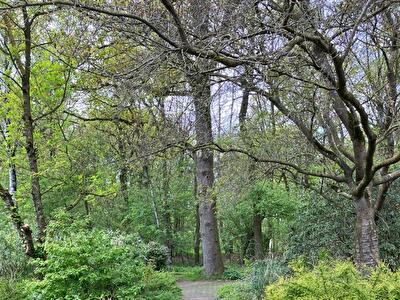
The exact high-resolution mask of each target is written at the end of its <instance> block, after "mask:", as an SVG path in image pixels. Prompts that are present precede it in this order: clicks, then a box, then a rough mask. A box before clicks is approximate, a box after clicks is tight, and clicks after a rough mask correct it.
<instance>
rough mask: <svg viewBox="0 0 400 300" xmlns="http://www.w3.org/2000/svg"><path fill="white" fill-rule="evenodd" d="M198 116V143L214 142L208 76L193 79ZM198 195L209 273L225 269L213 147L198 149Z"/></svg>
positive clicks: (202, 236) (203, 242)
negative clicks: (215, 194) (217, 211)
mask: <svg viewBox="0 0 400 300" xmlns="http://www.w3.org/2000/svg"><path fill="white" fill-rule="evenodd" d="M190 82H191V87H192V92H193V100H194V106H195V117H196V123H195V124H196V126H195V130H196V140H197V144H198V145H209V144H211V143H212V142H213V137H212V128H211V112H210V105H211V90H210V81H209V76H208V75H205V74H196V75H195V76H193V77H191V78H190ZM196 166H197V172H196V174H197V184H198V191H197V196H198V200H199V214H200V234H201V241H202V246H203V268H204V273H205V274H206V275H207V276H211V275H216V274H221V273H222V272H223V271H224V264H223V261H222V255H221V249H220V243H219V233H218V223H217V218H216V199H215V196H214V195H213V185H214V154H213V151H212V150H210V149H206V148H204V149H200V150H198V151H197V152H196Z"/></svg>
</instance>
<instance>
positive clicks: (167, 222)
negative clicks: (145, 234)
mask: <svg viewBox="0 0 400 300" xmlns="http://www.w3.org/2000/svg"><path fill="white" fill-rule="evenodd" d="M162 169H163V198H164V201H163V206H164V209H163V219H164V232H165V237H164V245H165V247H167V265H172V233H171V231H172V223H171V211H170V210H171V207H170V203H169V177H170V174H168V166H167V161H166V158H165V159H164V161H163V165H162Z"/></svg>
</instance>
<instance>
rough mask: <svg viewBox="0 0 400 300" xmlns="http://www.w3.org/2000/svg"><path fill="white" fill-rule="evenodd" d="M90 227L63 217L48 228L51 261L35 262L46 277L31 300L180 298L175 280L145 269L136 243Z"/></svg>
mask: <svg viewBox="0 0 400 300" xmlns="http://www.w3.org/2000/svg"><path fill="white" fill-rule="evenodd" d="M66 223H67V224H66ZM89 223H90V222H89V221H88V220H79V221H72V222H71V221H70V220H66V219H65V215H64V214H62V215H60V216H59V217H58V218H57V220H56V221H55V222H53V223H51V224H50V225H49V226H48V238H47V240H46V243H45V246H44V247H45V250H46V253H47V259H46V260H45V261H42V260H36V261H35V262H34V264H35V265H36V267H37V269H36V272H37V274H38V277H41V278H42V279H41V280H34V281H32V282H31V283H30V284H29V286H28V289H29V291H30V296H29V297H30V298H29V299H41V300H46V299H66V300H67V299H85V300H91V299H135V300H150V299H151V300H154V299H160V300H161V299H162V300H174V299H178V298H179V294H180V292H179V289H178V288H177V286H176V285H175V282H174V279H173V278H172V276H169V275H168V274H165V273H159V272H156V271H155V270H154V269H153V266H152V265H146V263H145V256H144V255H143V253H142V251H143V248H145V247H143V245H140V242H139V241H138V240H137V239H135V238H132V237H129V236H128V237H126V236H122V235H117V234H112V233H109V232H105V231H102V230H94V229H90V228H88V226H87V225H88V224H89Z"/></svg>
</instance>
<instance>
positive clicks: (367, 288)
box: [265, 261, 400, 300]
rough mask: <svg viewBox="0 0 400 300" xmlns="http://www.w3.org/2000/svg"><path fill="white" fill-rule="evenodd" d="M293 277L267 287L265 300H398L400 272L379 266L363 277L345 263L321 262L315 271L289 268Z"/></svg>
mask: <svg viewBox="0 0 400 300" xmlns="http://www.w3.org/2000/svg"><path fill="white" fill-rule="evenodd" d="M292 268H293V271H294V275H293V277H291V278H288V279H285V278H281V279H279V281H278V282H276V283H274V284H272V285H270V286H268V287H267V289H266V291H265V299H268V300H269V299H271V300H279V299H282V300H290V299H327V300H328V299H367V300H369V299H371V300H372V299H393V300H394V299H399V298H400V272H397V273H392V272H391V271H389V269H388V268H387V267H385V266H380V267H379V268H378V269H376V270H375V271H373V272H372V273H371V274H370V276H368V277H363V276H362V275H361V274H360V273H359V272H358V271H357V270H356V269H355V267H354V265H353V264H352V263H350V262H347V261H323V262H320V263H319V264H318V265H317V266H316V267H315V268H314V269H312V270H310V269H308V268H307V267H305V265H304V263H301V262H300V263H296V264H293V265H292Z"/></svg>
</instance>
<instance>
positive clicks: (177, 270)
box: [171, 266, 206, 281]
mask: <svg viewBox="0 0 400 300" xmlns="http://www.w3.org/2000/svg"><path fill="white" fill-rule="evenodd" d="M171 274H172V275H173V276H174V277H175V279H176V280H189V281H196V280H202V279H206V278H205V276H204V275H203V270H202V268H201V267H197V266H196V267H189V266H173V267H172V270H171Z"/></svg>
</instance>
